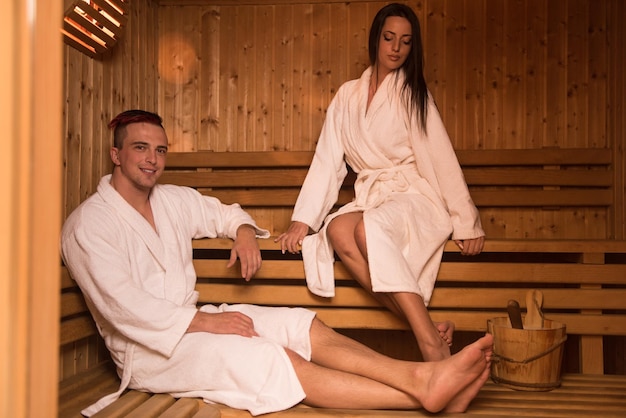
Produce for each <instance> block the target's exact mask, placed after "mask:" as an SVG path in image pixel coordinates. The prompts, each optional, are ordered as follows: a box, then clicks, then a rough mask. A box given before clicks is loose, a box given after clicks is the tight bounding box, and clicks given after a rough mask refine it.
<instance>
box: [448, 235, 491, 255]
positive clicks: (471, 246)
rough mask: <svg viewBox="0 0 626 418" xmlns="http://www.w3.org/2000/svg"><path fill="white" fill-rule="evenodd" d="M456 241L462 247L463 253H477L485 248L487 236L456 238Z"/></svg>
mask: <svg viewBox="0 0 626 418" xmlns="http://www.w3.org/2000/svg"><path fill="white" fill-rule="evenodd" d="M454 243H455V244H456V245H457V247H459V248H460V249H461V254H463V255H477V254H480V252H481V251H482V250H483V246H484V245H485V237H484V236H483V237H478V238H473V239H463V240H460V239H455V240H454Z"/></svg>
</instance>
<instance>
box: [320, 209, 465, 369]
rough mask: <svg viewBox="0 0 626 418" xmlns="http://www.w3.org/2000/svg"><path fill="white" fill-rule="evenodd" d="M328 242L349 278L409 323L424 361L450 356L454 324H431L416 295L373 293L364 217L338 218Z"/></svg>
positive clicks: (329, 232)
mask: <svg viewBox="0 0 626 418" xmlns="http://www.w3.org/2000/svg"><path fill="white" fill-rule="evenodd" d="M327 234H328V238H329V240H330V242H331V244H332V246H333V248H334V250H335V251H336V252H337V254H338V255H339V257H340V258H341V261H342V262H343V263H344V265H345V266H346V268H347V269H348V270H349V271H350V273H351V274H352V276H353V277H354V278H355V279H356V280H357V281H358V282H359V283H360V284H361V286H363V288H365V289H366V290H368V291H369V292H370V293H371V294H372V295H373V296H374V297H375V298H376V299H378V300H379V301H380V302H381V303H382V304H383V305H385V306H386V307H387V308H389V309H390V310H391V311H392V312H393V313H395V314H396V315H398V316H401V317H403V318H406V319H407V321H408V322H409V325H410V327H411V330H412V331H413V334H414V335H415V338H416V340H417V344H418V346H419V348H420V351H421V352H422V356H423V357H424V360H426V361H435V360H441V359H444V358H446V357H449V356H450V347H449V346H450V344H451V343H452V333H453V332H454V324H452V322H450V321H445V322H440V323H433V321H432V320H431V318H430V315H429V313H428V310H427V309H426V305H425V304H424V300H423V299H422V297H421V296H420V295H417V294H415V293H408V292H401V293H380V292H374V291H373V290H372V281H371V278H370V274H369V264H368V261H367V246H366V240H365V227H364V225H363V213H362V212H353V213H348V214H345V215H340V216H338V217H336V218H335V219H333V221H332V222H331V223H330V225H328V230H327Z"/></svg>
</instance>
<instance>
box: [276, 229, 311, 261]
mask: <svg viewBox="0 0 626 418" xmlns="http://www.w3.org/2000/svg"><path fill="white" fill-rule="evenodd" d="M308 233H309V226H308V225H307V224H305V223H302V222H298V221H293V222H292V223H291V225H289V229H287V232H283V233H282V234H280V235H279V236H278V238H276V239H275V240H274V242H280V249H281V251H282V252H283V254H285V251H289V252H290V253H291V254H295V253H298V252H300V248H301V247H302V240H303V239H304V237H306V235H307V234H308Z"/></svg>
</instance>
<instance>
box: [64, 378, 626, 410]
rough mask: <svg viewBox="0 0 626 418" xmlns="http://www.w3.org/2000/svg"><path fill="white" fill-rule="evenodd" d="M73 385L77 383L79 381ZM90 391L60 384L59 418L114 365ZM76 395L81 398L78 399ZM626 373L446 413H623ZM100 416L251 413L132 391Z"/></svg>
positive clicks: (483, 400) (100, 390)
mask: <svg viewBox="0 0 626 418" xmlns="http://www.w3.org/2000/svg"><path fill="white" fill-rule="evenodd" d="M74 384H77V383H76V382H74ZM78 384H79V385H81V386H83V388H84V387H90V388H91V390H90V391H84V390H83V391H82V392H76V391H75V388H72V387H71V386H72V385H70V384H69V383H66V385H65V386H62V387H61V397H60V404H59V417H60V418H80V417H81V415H80V409H81V408H84V407H85V406H86V405H89V404H90V403H91V402H95V401H96V400H97V399H98V398H99V397H100V396H102V395H105V394H107V393H110V392H113V391H115V390H116V389H117V387H118V385H119V380H118V379H117V376H115V373H114V372H113V371H112V370H110V369H106V370H103V369H98V370H93V371H91V372H89V373H87V374H86V375H85V376H83V378H82V379H81V380H80V382H79V383H78ZM77 393H82V396H80V397H78V398H77V397H76V396H75V395H76V394H77ZM625 411H626V376H614V375H584V374H565V375H563V378H562V384H561V386H560V387H559V388H556V389H553V390H552V391H549V392H526V391H516V390H513V389H509V388H506V387H503V386H501V385H497V384H495V383H493V382H491V381H488V382H487V383H486V384H485V386H484V387H483V388H482V389H481V391H480V392H479V394H478V396H477V397H476V398H475V399H474V401H473V402H472V403H471V404H470V407H469V409H468V410H467V412H465V413H464V414H444V413H441V414H437V415H438V416H445V417H468V416H469V417H505V416H516V417H568V418H570V417H624V414H625ZM409 416H411V417H415V416H425V417H429V416H433V414H430V413H428V412H425V411H419V410H418V411H363V410H358V411H356V410H340V409H320V408H310V407H307V406H304V405H297V406H295V407H293V408H290V409H288V410H286V411H281V412H275V413H271V414H266V415H263V417H267V418H273V417H276V418H308V417H344V418H356V417H390V418H392V417H409ZM94 417H95V418H218V417H222V418H250V417H251V415H250V414H249V413H248V412H247V411H241V410H236V409H232V408H229V407H226V406H224V405H214V404H206V403H204V402H203V401H202V400H201V399H198V398H180V399H175V398H174V397H172V396H170V395H166V394H158V395H155V394H149V393H143V392H138V391H134V390H129V391H127V392H126V393H124V394H123V395H122V396H121V397H120V399H119V400H118V401H116V402H115V403H113V404H112V405H110V406H109V407H107V408H105V409H103V410H102V411H100V412H99V413H98V414H97V415H95V416H94Z"/></svg>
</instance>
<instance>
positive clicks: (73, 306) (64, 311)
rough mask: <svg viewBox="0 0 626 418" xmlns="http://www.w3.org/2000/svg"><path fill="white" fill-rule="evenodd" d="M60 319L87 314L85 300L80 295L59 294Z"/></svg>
mask: <svg viewBox="0 0 626 418" xmlns="http://www.w3.org/2000/svg"><path fill="white" fill-rule="evenodd" d="M60 313H61V318H64V317H66V316H70V315H76V314H80V313H86V314H88V313H89V310H88V309H87V305H86V304H85V298H84V297H83V295H82V294H81V293H77V292H71V293H62V294H61V312H60Z"/></svg>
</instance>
